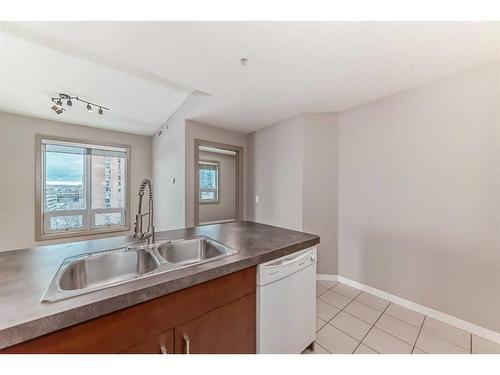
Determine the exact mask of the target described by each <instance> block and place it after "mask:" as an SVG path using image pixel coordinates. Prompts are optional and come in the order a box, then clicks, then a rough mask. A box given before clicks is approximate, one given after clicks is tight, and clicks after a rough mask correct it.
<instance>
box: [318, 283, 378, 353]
mask: <svg viewBox="0 0 500 375" xmlns="http://www.w3.org/2000/svg"><path fill="white" fill-rule="evenodd" d="M338 284H339V283H338V282H337V284H335V285H334V286H336V285H338ZM334 286H332V287H331V288H330V289H332V288H333V287H334ZM330 289H328V290H330ZM353 289H356V288H353ZM357 290H359V289H357ZM325 293H326V292H325ZM362 293H363V291H362V290H360V291H359V293H358V294H356V295H355V296H354V297H353V298H352V300H351V301H350V302H349V303H348V304H347V305H345V306H344V307H343V308H341V309H339V308H338V307H337V306H334V305H332V304H331V303H328V302H326V301H323V300H322V299H320V298H319V297H316V299H320V301H322V302H324V303H327V304H328V305H330V306H333V307H335V308H336V309H337V310H339V311H338V312H337V313H336V314H335V315H334V316H332V317H331V318H330V320H328V321H327V322H326V324H325V325H324V326H323V327H321V328H320V329H319V330H318V331H317V332H316V334H318V332H319V331H321V330H322V329H323V328H325V327H326V325H327V324H330V322H331V321H332V320H333V319H334V318H335V317H336V316H337V315H339V314H340V313H341V312H342V311H344V309H345V308H346V307H347V306H349V305H350V304H351V303H353V302H354V301H355V300H356V298H358V297H359V296H360V295H361V294H362ZM323 294H324V293H323ZM338 294H340V295H342V296H344V297H347V296H346V295H344V294H342V293H338ZM348 298H349V297H348ZM345 313H346V314H349V313H348V312H347V311H346V312H345ZM349 315H351V314H349ZM351 316H352V315H351ZM355 318H356V317H355ZM320 319H321V318H320ZM357 319H359V318H357ZM321 320H322V319H321ZM359 320H361V321H363V320H362V319H359ZM323 321H324V320H323ZM330 325H331V326H332V327H333V328H335V329H337V330H339V331H340V332H342V333H344V334H346V335H347V336H349V337H351V338H352V339H354V340H356V341H358V339H357V338H355V337H352V336H351V335H350V334H348V333H347V332H344V331H342V330H341V329H339V328H337V327H335V326H334V325H333V324H330ZM314 342H316V340H314ZM320 346H321V345H320ZM358 346H359V344H358ZM358 346H356V348H355V349H354V350H356V349H357V347H358ZM321 347H322V348H323V346H321ZM323 349H324V348H323ZM370 349H371V348H370ZM327 351H328V350H327ZM328 353H331V352H330V351H328ZM331 354H335V353H331ZM351 354H352V353H351Z"/></svg>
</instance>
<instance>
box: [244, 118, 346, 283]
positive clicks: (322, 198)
mask: <svg viewBox="0 0 500 375" xmlns="http://www.w3.org/2000/svg"><path fill="white" fill-rule="evenodd" d="M336 121H337V116H336V114H333V113H322V114H304V115H300V116H296V117H294V118H291V119H289V120H286V121H283V122H280V123H278V124H275V125H272V126H270V127H268V128H265V129H262V130H259V131H257V132H255V133H253V134H251V135H250V136H249V178H248V217H249V218H250V219H251V220H255V221H258V222H261V223H266V224H271V225H277V226H282V227H285V228H290V229H295V230H304V231H308V232H311V233H315V234H319V235H320V237H321V244H320V246H319V257H318V272H319V273H329V274H336V273H337V177H338V176H337V127H336ZM256 195H258V196H259V203H255V196H256Z"/></svg>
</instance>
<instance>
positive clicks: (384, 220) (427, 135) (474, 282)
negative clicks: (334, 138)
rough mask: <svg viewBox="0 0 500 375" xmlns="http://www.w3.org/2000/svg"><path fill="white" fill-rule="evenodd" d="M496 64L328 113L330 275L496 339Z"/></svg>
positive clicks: (499, 280)
mask: <svg viewBox="0 0 500 375" xmlns="http://www.w3.org/2000/svg"><path fill="white" fill-rule="evenodd" d="M499 108H500V66H499V64H494V65H493V64H492V65H488V66H482V67H478V68H476V69H472V70H468V71H466V72H462V73H460V74H457V75H454V76H451V77H448V78H445V79H441V80H439V81H435V82H432V83H429V84H427V85H425V86H422V87H419V88H415V89H412V90H409V91H406V92H403V93H400V94H398V95H394V96H391V97H388V98H385V99H382V100H378V101H376V102H373V103H370V104H367V105H363V106H361V107H358V108H356V109H353V110H349V111H346V112H343V113H341V114H340V115H339V126H340V128H339V137H340V138H339V140H340V141H339V142H340V143H339V147H340V151H339V274H340V275H342V276H345V277H348V278H350V279H353V280H356V281H359V282H361V283H364V284H368V285H370V286H373V287H375V288H378V289H382V290H384V291H386V292H389V293H393V294H395V295H398V296H400V297H403V298H406V299H409V300H411V301H414V302H417V303H420V304H423V305H426V306H429V307H432V308H434V309H436V310H439V311H442V312H445V313H448V314H451V315H454V316H457V317H459V318H462V319H464V320H467V321H470V322H472V323H476V324H479V325H481V326H484V327H486V328H490V329H493V330H495V331H497V332H500V319H499V316H500V293H499V290H500V237H499V233H500V110H499Z"/></svg>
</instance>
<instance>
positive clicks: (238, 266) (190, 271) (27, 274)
mask: <svg viewBox="0 0 500 375" xmlns="http://www.w3.org/2000/svg"><path fill="white" fill-rule="evenodd" d="M202 235H203V236H207V237H210V238H212V239H214V240H216V241H219V242H221V243H223V244H225V245H227V246H229V247H231V248H233V249H235V250H238V251H239V253H238V254H236V255H232V256H229V257H225V258H222V259H219V260H215V261H212V262H208V263H204V264H200V265H193V266H190V267H186V268H182V269H178V270H173V271H169V272H166V273H163V274H155V275H152V276H149V277H145V278H142V279H137V280H133V281H131V282H128V283H125V284H121V285H117V286H114V287H109V288H106V289H102V290H99V291H96V292H92V293H88V294H83V295H80V296H77V297H72V298H69V299H65V300H61V301H57V302H51V303H47V302H44V303H42V302H40V298H41V296H42V294H43V293H44V291H45V290H46V289H47V287H48V286H49V284H50V282H51V280H52V278H53V277H54V275H55V273H56V271H57V270H58V268H59V266H60V265H61V263H62V261H63V260H64V259H65V258H67V257H69V256H74V255H78V254H82V253H91V252H96V251H103V250H107V249H112V248H118V247H123V246H127V245H130V244H136V243H138V242H137V241H136V240H133V239H131V238H130V237H114V238H108V239H99V240H90V241H82V242H73V243H66V244H61V245H52V246H43V247H36V248H31V249H23V250H14V251H7V252H0V349H1V348H5V347H8V346H11V345H15V344H18V343H21V342H23V341H27V340H30V339H32V338H35V337H38V336H41V335H44V334H47V333H50V332H54V331H57V330H59V329H62V328H66V327H69V326H72V325H74V324H77V323H81V322H84V321H86V320H89V319H94V318H97V317H100V316H102V315H105V314H109V313H111V312H114V311H117V310H120V309H123V308H126V307H130V306H133V305H136V304H138V303H141V302H145V301H148V300H151V299H153V298H157V297H160V296H163V295H166V294H169V293H172V292H175V291H178V290H181V289H184V288H188V287H190V286H193V285H196V284H200V283H203V282H205V281H209V280H212V279H215V278H218V277H221V276H224V275H227V274H230V273H233V272H236V271H240V270H242V269H245V268H248V267H251V266H255V265H257V264H260V263H264V262H267V261H270V260H273V259H276V258H279V257H282V256H285V255H288V254H291V253H293V252H296V251H299V250H303V249H306V248H308V247H311V246H314V245H317V244H319V237H318V236H316V235H313V234H308V233H302V232H297V231H292V230H288V229H283V228H278V227H274V226H269V225H264V224H258V223H254V222H250V221H242V222H234V223H226V224H215V225H205V226H199V227H195V228H186V229H180V230H173V231H165V232H158V233H156V241H163V240H174V239H182V238H190V237H195V236H202Z"/></svg>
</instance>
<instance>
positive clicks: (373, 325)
mask: <svg viewBox="0 0 500 375" xmlns="http://www.w3.org/2000/svg"><path fill="white" fill-rule="evenodd" d="M338 284H341V283H339V282H337V283H336V284H335V285H332V286H331V287H330V288H329V289H327V291H328V290H331V289H333V288H334V287H335V286H336V285H338ZM354 289H356V288H354ZM358 290H359V289H358ZM334 292H335V293H337V294H340V295H342V296H344V297H347V296H346V295H345V294H342V293H339V292H337V291H334ZM325 293H326V292H324V293H322V294H321V295H320V296H318V297H316V299H319V300H320V301H322V302H324V303H326V304H328V305H330V306H333V307H335V308H336V309H337V310H339V311H338V312H337V313H336V314H335V315H334V316H333V317H332V318H331V319H330V320H328V321H327V322H326V324H324V325H323V327H321V328H320V329H319V330H318V331H317V332H316V333H318V332H319V331H321V330H322V329H323V328H325V326H326V325H327V324H330V322H331V321H332V320H333V319H335V317H336V316H338V315H339V314H340V313H341V312H344V313H346V314H347V315H349V316H352V317H353V318H356V319H359V320H361V321H362V322H364V323H367V324H371V323H369V322H366V321H364V320H363V319H360V318H358V317H357V316H354V315H352V314H350V313H349V312H348V311H344V310H345V309H346V308H347V306H349V305H350V304H351V303H353V302H355V301H356V302H358V303H359V304H361V305H363V306H366V307H369V308H371V309H373V310H376V311H378V312H380V310H377V309H375V308H373V307H372V306H368V305H365V304H364V303H362V302H360V301H357V300H356V299H357V298H358V297H359V296H360V295H361V294H363V293H367V294H370V293H368V292H364V291H363V290H361V291H360V292H359V293H358V294H356V296H354V297H353V298H352V300H351V301H350V302H349V303H348V304H347V305H345V306H344V307H343V308H342V309H339V308H338V307H337V306H335V305H332V304H331V303H329V302H327V301H324V300H322V299H321V298H319V297H321V296H322V295H323V294H325ZM348 298H350V297H348ZM382 299H383V298H382ZM384 301H387V300H384ZM387 302H389V303H388V304H387V306H386V307H385V308H384V310H383V311H382V313H381V314H380V316H379V317H378V318H377V320H375V322H374V323H373V324H372V326H371V327H370V329H369V330H368V332H367V333H366V335H365V336H363V338H362V339H361V341H360V340H359V339H357V338H356V337H353V336H351V335H350V334H349V333H347V332H344V331H343V330H341V329H340V328H338V327H335V326H334V325H333V324H330V325H331V326H332V327H333V328H335V329H337V330H339V331H340V332H342V333H344V334H346V335H347V336H349V337H351V338H352V339H354V340H356V341H358V345H357V346H356V347H355V348H354V351H356V350H357V349H358V347H359V346H360V345H361V344H363V345H366V346H367V347H368V348H370V349H372V350H373V351H375V352H377V351H376V350H375V349H373V348H371V347H370V346H368V345H367V344H366V343H363V340H364V339H365V338H366V336H368V334H369V333H370V331H371V330H372V329H373V327H375V324H377V322H378V321H379V320H380V318H381V317H382V316H383V315H384V314H385V313H386V310H387V309H388V308H389V306H390V305H391V304H392V302H390V301H387ZM387 315H389V316H390V317H392V318H394V319H396V320H399V321H400V322H403V323H405V324H408V325H410V326H412V325H411V324H409V323H408V322H405V321H404V320H402V319H399V318H396V317H395V316H392V315H390V314H387ZM425 318H426V315H424V320H425ZM319 319H320V320H323V319H321V318H319ZM323 321H324V320H323ZM422 325H423V321H422ZM413 327H415V326H413ZM375 328H378V327H375ZM421 328H422V326H421V327H420V329H421ZM378 329H380V328H378ZM380 330H381V331H382V332H384V333H386V334H388V335H389V336H392V337H394V338H396V339H398V340H400V341H402V342H404V343H406V344H407V345H410V346H411V344H410V343H408V342H406V341H405V340H402V339H400V338H399V337H397V336H394V335H393V334H392V333H390V332H386V331H385V330H383V329H380ZM419 334H420V331H419ZM416 340H418V335H417V339H416ZM416 340H415V343H416V342H417V341H416ZM320 346H321V345H320ZM321 347H322V346H321ZM414 347H415V344H414V345H413V348H412V352H413V350H414ZM322 348H323V347H322ZM354 351H353V353H354ZM377 353H378V352H377ZM332 354H333V353H332ZM379 354H380V353H379Z"/></svg>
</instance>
